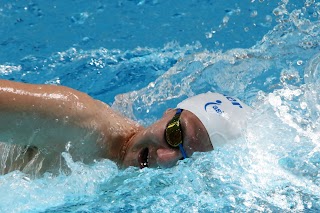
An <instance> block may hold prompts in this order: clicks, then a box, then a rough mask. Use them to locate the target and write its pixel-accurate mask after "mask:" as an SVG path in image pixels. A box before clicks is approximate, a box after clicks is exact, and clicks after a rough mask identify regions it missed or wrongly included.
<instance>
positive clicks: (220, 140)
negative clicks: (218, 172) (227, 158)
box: [177, 92, 252, 148]
mask: <svg viewBox="0 0 320 213" xmlns="http://www.w3.org/2000/svg"><path fill="white" fill-rule="evenodd" d="M177 107H178V108H181V109H185V110H188V111H190V112H192V113H193V114H194V115H196V116H197V117H198V118H199V120H200V121H201V122H202V124H203V125H204V127H205V128H206V130H207V132H208V135H209V137H210V141H211V143H212V146H213V147H214V148H216V147H219V146H221V145H223V144H225V142H226V141H227V140H232V139H236V138H238V137H239V136H241V132H242V130H243V129H244V128H245V127H246V124H247V117H248V114H249V113H250V112H251V111H252V109H251V108H250V107H249V106H247V105H246V104H244V103H242V102H241V101H239V100H238V99H236V98H233V97H230V96H226V95H222V94H219V93H212V92H208V93H204V94H200V95H196V96H194V97H191V98H188V99H186V100H184V101H182V102H181V103H179V104H178V106H177Z"/></svg>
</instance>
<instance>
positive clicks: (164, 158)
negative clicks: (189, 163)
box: [157, 148, 182, 168]
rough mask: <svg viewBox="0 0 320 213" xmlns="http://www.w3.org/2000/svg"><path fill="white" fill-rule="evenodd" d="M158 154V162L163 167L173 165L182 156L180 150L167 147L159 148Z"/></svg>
mask: <svg viewBox="0 0 320 213" xmlns="http://www.w3.org/2000/svg"><path fill="white" fill-rule="evenodd" d="M157 155H158V156H157V163H158V165H159V166H160V167H162V168H168V167H173V166H174V165H176V163H177V162H178V160H180V159H181V157H182V156H181V154H180V152H179V150H173V149H165V148H159V149H158V150H157Z"/></svg>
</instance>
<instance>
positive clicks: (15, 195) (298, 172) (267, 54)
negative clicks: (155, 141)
mask: <svg viewBox="0 0 320 213" xmlns="http://www.w3.org/2000/svg"><path fill="white" fill-rule="evenodd" d="M134 2H135V3H136V4H137V5H139V6H143V5H152V6H154V5H156V4H157V1H134ZM252 2H255V1H252ZM261 2H263V1H261ZM237 11H238V12H237ZM240 12H241V11H239V10H237V9H235V10H230V11H228V13H227V15H226V16H224V17H227V18H224V19H223V20H224V21H222V24H221V26H219V27H218V28H217V29H216V31H219V32H221V31H223V30H224V29H225V28H227V27H228V24H230V20H231V19H232V18H233V16H236V15H237V13H240ZM0 14H1V13H0ZM259 14H260V11H259V10H253V11H251V12H250V15H251V16H252V17H259ZM319 14H320V4H319V3H317V2H315V1H309V0H307V1H305V2H304V5H302V6H301V7H300V6H299V7H294V6H293V4H290V2H289V1H285V0H283V1H280V3H279V4H278V5H277V6H275V8H273V10H272V14H270V16H271V15H272V17H273V19H274V20H275V21H276V22H277V24H276V25H275V26H274V27H273V29H272V30H270V31H269V32H268V33H266V34H265V35H264V36H263V38H262V39H261V41H259V42H257V43H256V44H255V45H254V46H252V47H251V48H233V49H231V48H229V49H226V50H223V51H219V50H212V49H211V50H210V49H207V50H205V49H204V48H203V47H202V46H201V45H200V43H195V44H193V45H185V46H180V45H178V44H177V43H174V42H173V43H168V44H167V45H166V46H165V47H163V48H136V49H134V50H131V51H129V50H127V51H122V50H108V49H106V48H99V49H93V50H80V49H77V48H75V47H72V48H69V49H68V50H66V51H62V52H57V53H53V54H51V56H49V57H46V58H41V57H34V56H25V57H24V58H23V59H21V61H20V62H17V63H6V64H4V65H0V75H1V77H4V78H7V79H14V80H20V81H25V82H32V83H41V82H42V83H53V84H62V85H67V86H71V87H73V88H76V89H79V90H82V91H85V92H88V93H89V94H90V95H92V96H94V97H95V98H98V99H101V100H103V101H105V102H107V103H109V104H111V103H112V102H113V97H114V96H115V95H117V94H120V93H123V94H120V95H117V96H115V101H114V102H113V103H112V107H113V108H114V109H115V110H118V111H120V112H121V113H123V114H125V115H127V116H128V117H131V118H133V119H135V120H138V121H139V122H140V123H142V124H144V125H149V124H151V123H152V122H154V121H155V120H156V119H158V118H159V117H160V116H161V114H162V112H163V111H164V110H165V109H166V108H168V107H175V106H176V104H177V103H178V102H180V101H181V100H183V99H184V98H186V97H190V96H192V95H195V94H199V93H202V92H206V91H208V90H211V91H216V92H221V93H226V94H230V95H233V96H237V97H238V98H240V99H242V100H243V101H244V102H246V103H248V104H249V105H251V106H252V107H253V109H254V112H253V114H252V116H251V117H250V122H249V125H248V128H247V130H246V131H245V132H243V137H242V138H239V139H238V140H236V141H233V142H230V143H229V144H226V145H225V146H224V147H222V148H220V149H218V150H215V151H212V152H209V153H196V154H194V155H193V156H192V157H191V158H189V159H185V160H183V161H180V162H178V165H177V166H175V167H173V168H170V169H149V168H145V169H143V170H140V169H137V168H128V169H125V170H119V169H118V168H117V166H116V165H115V164H114V163H113V162H111V161H109V160H101V161H96V162H95V163H93V164H91V165H85V164H83V163H81V162H74V160H73V159H72V156H71V155H70V154H69V153H68V152H64V153H62V157H63V158H64V160H65V162H66V164H67V166H68V167H69V169H70V170H71V173H70V174H69V175H65V174H63V173H61V174H60V175H58V176H54V175H52V174H50V173H45V174H44V175H43V177H40V178H35V179H32V178H30V177H29V176H28V175H27V174H24V173H22V172H19V171H13V172H11V173H9V174H6V175H3V176H0V194H1V195H3V196H2V199H1V201H0V209H1V211H2V212H41V211H45V212H150V211H151V212H232V211H235V212H246V211H257V212H289V211H293V212H299V211H314V212H317V211H319V209H320V202H319V198H320V188H319V187H320V177H319V170H320V143H319V137H320V132H319V124H320V123H319V122H320V121H319V112H320V105H319V92H318V91H319V89H320V88H319V85H320V84H319V78H320V76H319V72H320V54H319V49H320V48H319V45H320V43H319V41H320V22H319ZM177 16H179V17H180V16H184V15H183V14H180V15H177ZM177 16H176V17H177ZM73 17H74V20H75V21H76V23H77V24H81V23H82V22H86V21H88V19H89V18H90V14H87V16H85V18H84V19H83V18H81V17H80V18H79V17H78V16H73ZM268 20H269V21H267V22H266V23H269V24H270V25H271V22H270V17H269V18H268ZM213 31H215V30H210V31H206V33H207V34H206V35H207V36H208V39H212V38H211V36H212V37H213V38H214V37H215V35H216V33H217V32H214V33H213ZM208 32H209V34H208ZM210 33H211V34H210ZM106 70H107V71H106ZM128 78H129V79H128ZM84 79H85V80H84ZM126 79H128V80H126ZM97 80H99V83H96V81H97ZM79 81H80V82H79ZM126 84H127V86H128V87H124V86H123V85H126ZM128 88H129V90H128ZM107 93H108V95H106V94H107ZM109 94H110V95H109ZM8 192H10V193H8Z"/></svg>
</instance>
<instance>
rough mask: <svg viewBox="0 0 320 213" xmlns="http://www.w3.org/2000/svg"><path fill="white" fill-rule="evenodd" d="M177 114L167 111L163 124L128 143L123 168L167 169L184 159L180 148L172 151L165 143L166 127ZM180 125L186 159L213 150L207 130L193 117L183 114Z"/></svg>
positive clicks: (157, 124) (158, 124)
mask: <svg viewBox="0 0 320 213" xmlns="http://www.w3.org/2000/svg"><path fill="white" fill-rule="evenodd" d="M175 113H176V110H175V109H171V110H167V111H166V112H165V114H164V116H163V117H162V118H161V119H160V120H158V121H157V122H156V123H154V124H153V125H151V126H150V127H148V128H146V129H144V130H142V131H141V132H139V133H137V135H136V136H135V137H134V138H132V139H131V140H130V141H129V144H128V148H127V150H126V155H125V156H124V160H123V162H122V164H123V166H125V167H127V166H137V167H140V168H143V167H162V168H166V167H172V166H174V165H176V163H177V161H178V160H180V159H182V154H181V152H180V150H179V148H173V147H171V146H170V145H169V144H168V143H167V142H166V139H165V129H166V126H167V124H168V122H170V120H171V119H172V118H173V116H174V115H175ZM180 124H181V132H182V138H183V148H184V149H185V151H186V154H187V156H189V157H190V156H191V155H192V154H193V153H194V152H206V151H210V150H212V149H213V147H212V145H211V142H210V139H209V136H208V133H207V131H206V129H205V127H204V126H203V124H202V123H201V121H200V120H199V119H198V118H197V117H196V116H195V115H194V114H192V113H191V112H189V111H187V110H184V111H183V112H182V114H181V116H180Z"/></svg>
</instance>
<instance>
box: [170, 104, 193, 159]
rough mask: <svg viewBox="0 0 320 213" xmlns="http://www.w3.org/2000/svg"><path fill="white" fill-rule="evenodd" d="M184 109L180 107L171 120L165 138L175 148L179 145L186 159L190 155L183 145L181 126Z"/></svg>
mask: <svg viewBox="0 0 320 213" xmlns="http://www.w3.org/2000/svg"><path fill="white" fill-rule="evenodd" d="M182 111H183V109H180V108H178V109H177V112H176V114H175V115H174V116H173V118H172V119H171V120H170V121H169V123H168V125H167V127H166V130H165V138H166V141H167V143H168V144H169V146H171V147H173V148H176V147H179V149H180V151H181V154H182V156H183V159H185V158H187V157H188V156H187V154H186V151H185V150H184V148H183V146H182V143H183V142H182V130H181V126H180V116H181V113H182Z"/></svg>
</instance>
